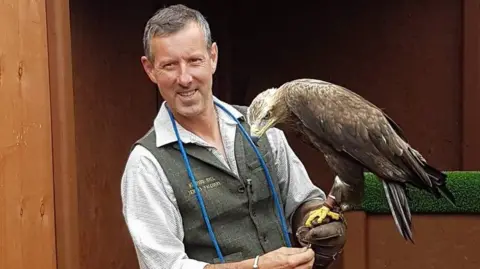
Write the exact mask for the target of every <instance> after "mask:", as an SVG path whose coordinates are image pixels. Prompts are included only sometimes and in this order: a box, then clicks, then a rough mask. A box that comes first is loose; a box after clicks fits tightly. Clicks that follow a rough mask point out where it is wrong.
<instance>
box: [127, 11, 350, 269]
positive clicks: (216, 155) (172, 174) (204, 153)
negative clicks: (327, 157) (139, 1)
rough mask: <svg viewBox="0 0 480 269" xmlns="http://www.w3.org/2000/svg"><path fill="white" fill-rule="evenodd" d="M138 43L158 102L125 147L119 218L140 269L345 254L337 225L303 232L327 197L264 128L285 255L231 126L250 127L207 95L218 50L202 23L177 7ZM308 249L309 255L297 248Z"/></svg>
mask: <svg viewBox="0 0 480 269" xmlns="http://www.w3.org/2000/svg"><path fill="white" fill-rule="evenodd" d="M143 41H144V49H145V56H143V57H142V58H141V62H142V64H143V67H144V69H145V72H146V73H147V75H148V77H149V78H150V79H151V80H152V82H153V83H155V84H156V85H157V86H158V88H159V91H160V94H161V96H162V97H163V99H164V100H165V102H164V103H163V104H162V107H161V108H160V110H159V113H158V115H157V117H156V118H155V120H154V126H153V128H152V129H151V130H150V131H149V132H148V133H147V134H146V135H145V136H144V137H143V138H142V139H140V140H139V141H138V142H137V143H136V144H135V145H134V147H133V148H132V151H131V153H130V156H129V158H128V161H127V164H126V168H125V171H124V175H123V178H122V201H123V213H124V217H125V221H126V223H127V226H128V229H129V231H130V234H131V236H132V239H133V242H134V245H135V249H136V251H137V255H138V259H139V263H140V267H141V268H144V269H146V268H149V269H158V268H173V269H176V268H191V269H196V268H199V269H200V268H211V269H214V268H257V267H258V268H261V269H268V268H312V266H313V265H314V264H316V265H317V266H318V268H327V267H328V266H329V265H330V264H331V263H332V262H333V260H334V259H335V256H336V255H337V254H338V253H340V252H341V250H342V248H343V245H344V242H345V224H344V223H343V221H335V222H330V223H328V224H322V225H320V226H317V227H315V228H312V229H307V228H305V227H303V223H304V222H305V220H306V219H307V217H308V213H309V212H311V211H312V210H313V209H316V208H319V207H320V206H321V205H322V203H323V201H324V199H325V195H324V193H323V192H322V191H321V190H320V189H318V188H317V187H315V186H314V185H313V184H312V182H311V181H310V179H309V177H308V174H307V172H306V171H305V168H304V166H303V164H302V163H301V162H300V160H299V159H298V158H297V156H296V155H295V153H294V152H293V151H292V149H291V148H290V146H289V145H288V143H287V141H286V138H285V135H284V134H283V133H282V132H281V131H280V130H278V129H271V130H270V131H268V133H267V135H266V137H264V138H262V139H261V140H260V141H259V142H258V148H259V150H260V152H261V155H262V156H263V159H264V161H265V163H266V165H267V168H268V171H270V175H271V178H272V182H273V184H274V187H275V189H276V193H277V194H278V196H279V197H280V199H279V200H280V204H281V208H282V210H284V215H285V217H286V219H287V223H288V226H289V229H290V232H291V233H293V234H295V235H296V237H293V240H292V241H293V243H294V244H295V246H296V247H283V246H285V242H286V241H287V239H286V238H285V237H283V235H282V226H281V225H280V224H281V223H280V220H279V218H278V216H277V214H276V207H275V204H274V201H273V198H272V194H271V193H270V190H269V188H268V185H267V183H266V177H265V174H264V169H263V168H262V166H261V162H260V161H259V160H258V159H257V155H256V154H255V152H254V150H253V148H252V147H251V146H250V145H249V144H248V142H247V140H246V139H245V137H244V136H243V135H242V133H241V132H240V128H239V127H238V126H237V123H238V124H242V126H244V127H245V128H248V125H247V124H246V123H245V117H244V114H245V109H244V107H243V108H242V107H239V106H231V105H229V104H226V103H224V102H222V101H220V100H218V99H217V98H215V97H214V96H213V94H212V80H213V74H214V73H215V70H216V66H217V60H218V48H217V45H216V44H215V43H214V42H212V40H211V34H210V29H209V25H208V23H207V21H206V20H205V18H204V17H203V16H202V15H201V14H200V13H199V12H198V11H196V10H192V9H190V8H187V7H185V6H183V5H174V6H170V7H167V8H164V9H161V10H159V11H158V12H157V13H156V14H155V15H154V16H153V17H152V18H151V19H150V20H149V21H148V23H147V25H146V28H145V33H144V40H143ZM219 106H220V107H223V108H225V109H226V110H223V109H219ZM227 111H229V112H230V113H231V115H230V114H229V113H227ZM232 115H233V117H231V116H232ZM237 121H238V122H237ZM177 135H178V137H180V141H181V143H177ZM183 153H185V155H183ZM186 160H188V163H187V162H186ZM187 167H190V169H191V171H192V173H191V174H190V173H189V172H188V170H187ZM190 175H193V176H194V177H195V180H196V181H195V182H197V185H198V189H199V190H201V191H200V194H201V198H202V199H203V200H202V201H203V204H204V205H205V212H207V214H208V216H207V217H202V216H203V215H202V210H201V205H200V204H199V201H200V200H199V197H198V196H197V193H196V189H195V185H194V184H192V183H193V181H191V178H190ZM205 218H206V219H208V221H209V223H210V227H212V233H209V231H208V229H207V227H209V226H207V225H206V220H205ZM213 236H214V237H215V238H214V239H212V238H213ZM213 242H218V248H216V247H214V244H213ZM307 244H312V248H300V246H305V245H307ZM314 250H315V251H314ZM221 256H222V257H223V261H224V263H222V264H220V261H222V260H221Z"/></svg>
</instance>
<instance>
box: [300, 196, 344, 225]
mask: <svg viewBox="0 0 480 269" xmlns="http://www.w3.org/2000/svg"><path fill="white" fill-rule="evenodd" d="M334 204H335V198H334V197H333V196H331V195H328V197H327V200H326V201H325V204H324V205H323V206H322V207H320V208H319V209H316V210H313V211H312V212H311V213H310V215H309V216H308V218H307V221H305V226H306V227H308V228H311V227H313V226H314V225H315V224H320V223H322V222H323V220H324V219H325V218H326V217H327V216H328V217H330V218H331V219H333V220H339V219H340V214H338V213H335V212H333V211H332V209H333V205H334Z"/></svg>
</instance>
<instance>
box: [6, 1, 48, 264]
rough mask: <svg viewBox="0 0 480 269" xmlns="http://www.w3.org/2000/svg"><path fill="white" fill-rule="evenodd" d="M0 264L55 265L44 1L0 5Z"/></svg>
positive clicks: (11, 2)
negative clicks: (0, 29) (0, 32)
mask: <svg viewBox="0 0 480 269" xmlns="http://www.w3.org/2000/svg"><path fill="white" fill-rule="evenodd" d="M0 25H1V27H2V34H0V130H1V131H0V268H8V269H20V268H22V269H24V268H41V269H55V268H56V258H55V252H56V246H55V214H54V206H53V204H54V197H53V171H52V141H51V118H50V90H49V70H48V51H47V33H46V32H47V29H46V15H45V1H44V0H37V1H30V0H4V1H1V2H0Z"/></svg>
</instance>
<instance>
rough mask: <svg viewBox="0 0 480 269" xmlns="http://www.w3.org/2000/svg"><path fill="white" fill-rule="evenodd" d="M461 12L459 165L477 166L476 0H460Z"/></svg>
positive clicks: (479, 51) (479, 53) (479, 27)
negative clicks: (460, 140) (460, 152)
mask: <svg viewBox="0 0 480 269" xmlns="http://www.w3.org/2000/svg"><path fill="white" fill-rule="evenodd" d="M463 12H464V14H463V25H464V29H463V38H464V39H463V42H464V43H463V105H462V116H463V124H462V127H461V128H462V133H463V135H462V140H463V143H462V147H463V150H462V169H463V170H479V169H480V163H479V162H478V160H479V159H480V139H479V138H480V121H479V120H478V119H477V117H478V115H479V113H478V106H479V105H480V76H479V74H480V0H464V5H463Z"/></svg>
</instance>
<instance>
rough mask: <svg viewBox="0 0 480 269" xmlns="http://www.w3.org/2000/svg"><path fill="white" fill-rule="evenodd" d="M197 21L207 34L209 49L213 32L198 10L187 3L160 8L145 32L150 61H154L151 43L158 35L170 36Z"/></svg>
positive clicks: (144, 45)
mask: <svg viewBox="0 0 480 269" xmlns="http://www.w3.org/2000/svg"><path fill="white" fill-rule="evenodd" d="M190 22H195V23H197V24H198V26H200V28H201V29H202V30H203V33H204V35H205V41H206V42H207V44H206V45H207V49H209V50H210V48H211V47H212V34H211V33H210V26H209V25H208V22H207V20H206V19H205V17H204V16H203V15H202V14H201V13H200V12H199V11H198V10H195V9H192V8H189V7H187V6H185V5H181V4H178V5H171V6H168V7H165V8H161V9H159V10H158V11H157V12H156V13H155V14H154V15H153V16H152V17H151V18H150V19H149V20H148V22H147V24H146V26H145V30H144V33H143V49H144V53H145V56H147V58H148V60H149V61H150V62H153V61H154V56H153V54H152V51H151V48H150V44H151V41H152V39H153V38H154V37H156V36H168V35H171V34H174V33H176V32H178V31H180V30H182V29H183V28H184V27H185V26H186V25H187V24H188V23H190Z"/></svg>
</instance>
